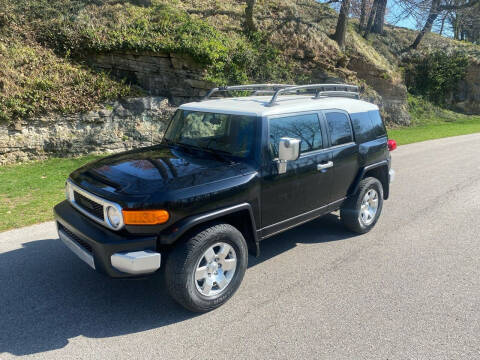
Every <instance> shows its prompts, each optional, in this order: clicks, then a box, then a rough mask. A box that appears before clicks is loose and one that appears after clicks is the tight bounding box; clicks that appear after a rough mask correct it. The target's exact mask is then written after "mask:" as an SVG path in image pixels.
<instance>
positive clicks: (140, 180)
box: [70, 145, 248, 196]
mask: <svg viewBox="0 0 480 360" xmlns="http://www.w3.org/2000/svg"><path fill="white" fill-rule="evenodd" d="M247 170H248V167H247V166H246V165H245V164H240V163H235V162H232V161H229V160H228V159H222V158H219V157H217V156H216V155H215V154H212V153H209V152H204V151H201V150H189V149H185V148H180V147H174V146H166V145H156V146H153V147H150V148H142V149H137V150H133V151H128V152H124V153H120V154H116V155H112V156H108V157H106V158H103V159H100V160H97V161H94V162H91V163H89V164H87V165H85V166H83V167H81V168H79V169H78V170H76V171H74V172H73V173H72V174H71V175H70V178H71V179H72V180H73V182H75V183H76V184H77V185H79V186H81V187H83V188H85V189H87V190H90V191H92V192H94V193H98V194H99V195H100V194H103V195H104V194H106V193H110V194H112V193H117V194H123V195H131V196H144V195H149V194H152V193H155V192H158V191H163V192H168V191H173V190H179V189H182V188H189V187H192V186H197V185H203V184H207V183H211V182H214V181H217V180H223V179H227V178H230V177H234V176H238V175H241V174H242V173H244V172H246V171H247Z"/></svg>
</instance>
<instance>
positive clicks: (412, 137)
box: [388, 95, 480, 145]
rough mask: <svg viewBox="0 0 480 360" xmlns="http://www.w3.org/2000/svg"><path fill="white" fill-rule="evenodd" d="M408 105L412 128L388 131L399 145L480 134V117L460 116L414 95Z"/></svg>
mask: <svg viewBox="0 0 480 360" xmlns="http://www.w3.org/2000/svg"><path fill="white" fill-rule="evenodd" d="M408 105H409V112H410V115H411V118H412V126H410V127H404V128H393V129H389V130H388V136H389V137H390V138H391V139H395V140H396V141H397V143H398V145H406V144H411V143H414V142H419V141H425V140H432V139H440V138H445V137H450V136H458V135H466V134H472V133H476V132H480V115H464V114H459V113H456V112H453V111H450V110H447V109H443V108H441V107H438V106H436V105H433V104H431V103H430V102H428V101H426V100H423V99H422V98H421V97H417V96H412V95H409V97H408Z"/></svg>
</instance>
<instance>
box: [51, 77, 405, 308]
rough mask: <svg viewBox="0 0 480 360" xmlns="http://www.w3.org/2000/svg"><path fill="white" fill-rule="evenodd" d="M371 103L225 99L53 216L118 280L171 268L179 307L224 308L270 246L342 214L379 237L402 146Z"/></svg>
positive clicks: (109, 160)
mask: <svg viewBox="0 0 480 360" xmlns="http://www.w3.org/2000/svg"><path fill="white" fill-rule="evenodd" d="M232 92H233V95H242V96H236V97H228V96H227V94H230V95H232ZM238 92H240V93H238ZM247 92H250V93H249V94H250V95H249V96H245V94H246V93H247ZM252 92H253V93H252ZM214 94H216V95H217V98H212V96H213V95H214ZM218 95H220V96H218ZM358 97H359V96H358V88H357V87H356V86H352V85H339V84H319V85H304V86H294V85H245V86H230V87H222V88H215V89H212V90H211V91H210V92H209V93H208V94H207V96H206V98H205V99H204V100H203V101H199V102H192V103H188V104H184V105H182V106H180V108H179V109H178V110H177V111H176V113H175V114H174V116H173V117H172V120H171V122H170V124H169V126H168V128H167V130H166V132H165V136H164V138H163V141H162V142H161V143H160V144H158V145H155V146H151V147H147V148H140V149H136V150H133V151H127V152H124V153H120V154H115V155H111V156H108V157H105V158H103V159H100V160H97V161H94V162H92V163H90V164H87V165H85V166H83V167H81V168H79V169H78V170H76V171H74V172H73V173H72V174H71V175H70V177H69V179H68V180H67V183H66V196H67V200H65V201H63V202H61V203H60V204H58V205H56V206H55V209H54V213H55V217H56V223H57V226H58V234H59V238H60V239H61V240H62V241H63V242H64V243H65V244H66V245H67V246H68V247H69V248H70V249H71V250H72V251H73V252H74V253H75V254H76V255H77V256H78V257H80V258H81V259H82V260H83V261H85V262H86V263H87V264H88V265H90V267H92V268H93V269H96V270H98V271H100V272H102V273H105V274H107V275H109V276H111V277H114V278H123V277H138V276H145V274H151V273H154V272H156V271H157V270H159V269H160V266H161V263H163V266H162V269H163V271H164V274H165V279H166V285H167V288H168V291H169V293H170V294H171V295H172V296H173V298H174V299H175V300H176V301H177V302H178V303H180V304H181V305H183V306H185V307H186V308H188V309H190V310H192V311H208V310H212V309H214V308H216V307H218V306H220V305H222V304H223V303H225V302H226V301H227V300H228V299H229V298H230V297H231V296H232V295H233V294H234V293H235V291H236V290H237V289H238V288H239V286H240V283H241V282H242V279H243V276H244V273H245V270H246V268H247V260H248V252H249V251H250V252H252V253H254V254H257V255H258V254H259V243H260V241H262V240H264V239H266V238H268V237H270V236H272V235H275V234H278V233H280V232H282V231H285V230H287V229H291V228H293V227H295V226H297V225H300V224H303V223H305V222H307V221H310V220H312V219H315V218H318V217H319V216H322V215H325V214H327V213H330V212H332V211H335V210H340V216H341V219H342V221H343V223H344V224H345V226H346V227H347V228H348V229H350V230H351V231H353V232H356V233H366V232H367V231H369V230H371V229H372V228H373V227H374V226H375V223H376V222H377V220H378V218H379V216H380V213H381V211H382V204H383V201H384V199H387V198H388V195H389V184H390V182H391V181H392V180H393V176H394V172H393V170H391V168H390V164H391V161H390V154H389V150H393V149H394V148H395V147H396V144H395V142H394V141H393V140H388V139H387V134H386V131H385V126H384V124H383V121H382V118H381V116H380V113H379V109H378V107H377V106H375V105H373V104H370V103H368V102H365V101H361V100H358ZM319 231H321V229H319ZM161 259H162V261H161Z"/></svg>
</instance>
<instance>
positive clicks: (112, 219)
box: [107, 206, 122, 228]
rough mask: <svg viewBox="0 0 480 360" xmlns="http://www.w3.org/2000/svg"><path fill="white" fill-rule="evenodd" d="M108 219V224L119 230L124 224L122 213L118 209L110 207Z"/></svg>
mask: <svg viewBox="0 0 480 360" xmlns="http://www.w3.org/2000/svg"><path fill="white" fill-rule="evenodd" d="M107 217H108V222H109V223H110V225H112V226H113V227H114V228H118V227H119V226H120V224H121V223H122V213H121V212H120V211H119V210H118V209H117V208H116V207H113V206H109V207H108V208H107Z"/></svg>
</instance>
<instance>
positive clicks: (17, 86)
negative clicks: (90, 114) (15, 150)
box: [0, 0, 138, 122]
mask: <svg viewBox="0 0 480 360" xmlns="http://www.w3.org/2000/svg"><path fill="white" fill-rule="evenodd" d="M20 3H23V2H19V4H20ZM12 4H15V3H14V2H9V1H5V0H0V122H15V121H17V120H26V119H27V118H28V117H31V116H35V115H44V114H48V113H51V112H59V113H73V112H78V111H86V110H90V109H91V108H93V107H94V106H95V104H98V103H99V102H102V101H105V100H107V99H113V98H117V97H119V96H128V95H135V94H137V93H138V91H136V90H133V89H131V88H130V86H127V85H125V84H123V83H122V82H121V81H118V80H115V79H111V78H110V77H108V76H107V75H106V74H104V73H97V72H95V71H92V70H91V69H89V68H87V67H85V66H82V65H81V64H80V63H78V62H74V61H71V59H69V58H68V57H65V56H63V57H61V56H59V55H57V54H55V53H54V51H52V50H51V49H49V48H46V47H44V46H42V45H40V44H39V43H38V42H37V41H36V35H37V34H38V33H36V32H35V31H34V30H33V29H32V28H31V27H30V24H31V23H30V20H31V18H30V17H28V16H26V15H25V14H23V13H22V12H21V11H20V10H19V9H15V8H14V7H13V5H12Z"/></svg>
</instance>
